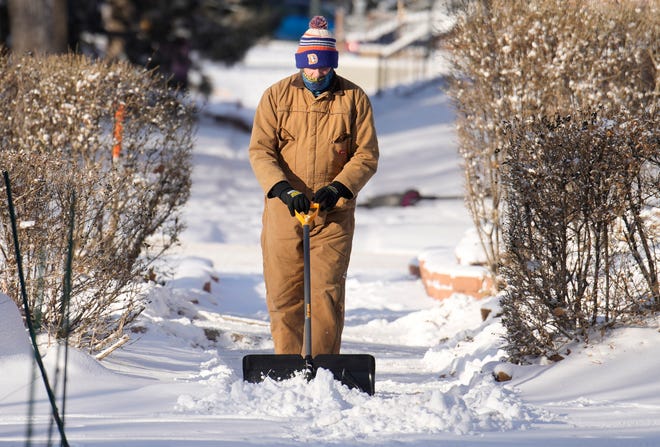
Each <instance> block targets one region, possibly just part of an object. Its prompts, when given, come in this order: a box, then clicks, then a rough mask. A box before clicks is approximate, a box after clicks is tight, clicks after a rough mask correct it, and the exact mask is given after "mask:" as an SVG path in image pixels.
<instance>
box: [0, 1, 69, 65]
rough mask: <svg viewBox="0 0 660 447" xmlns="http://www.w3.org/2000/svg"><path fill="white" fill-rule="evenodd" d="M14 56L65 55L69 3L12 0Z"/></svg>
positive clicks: (10, 22)
mask: <svg viewBox="0 0 660 447" xmlns="http://www.w3.org/2000/svg"><path fill="white" fill-rule="evenodd" d="M7 8H8V11H9V28H10V34H11V49H12V51H13V52H14V54H18V55H21V54H25V53H64V52H66V50H67V45H66V44H67V28H68V26H67V23H68V20H67V19H68V16H67V0H9V1H8V4H7Z"/></svg>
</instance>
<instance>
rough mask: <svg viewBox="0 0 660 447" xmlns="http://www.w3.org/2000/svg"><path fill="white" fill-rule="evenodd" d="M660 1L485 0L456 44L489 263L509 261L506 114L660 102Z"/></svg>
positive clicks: (467, 145) (644, 108) (467, 147)
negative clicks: (503, 172)
mask: <svg viewBox="0 0 660 447" xmlns="http://www.w3.org/2000/svg"><path fill="white" fill-rule="evenodd" d="M659 9H660V6H659V4H658V1H657V0H654V1H651V2H646V1H644V2H635V1H631V2H614V1H603V2H580V1H564V0H532V1H528V0H480V1H475V2H471V3H470V7H469V8H468V13H467V14H465V15H464V16H462V17H461V18H460V19H459V21H458V25H457V28H456V31H455V33H454V34H453V37H452V38H451V40H450V42H449V45H450V48H451V49H452V54H453V61H454V68H455V75H454V77H453V79H452V86H451V89H450V92H451V94H452V96H453V98H454V99H455V102H456V108H457V124H458V136H459V150H460V153H461V155H462V157H463V160H464V171H465V180H466V181H465V184H466V189H467V205H468V208H469V210H470V212H471V214H472V218H473V220H474V222H475V225H476V227H477V230H478V232H479V235H480V237H481V241H482V244H483V246H484V249H485V252H486V255H487V257H488V263H489V267H490V269H491V270H492V271H493V273H495V274H497V273H498V271H499V267H500V265H501V252H502V248H503V239H502V231H503V230H502V221H501V218H502V213H503V210H504V205H505V202H506V197H505V195H504V191H503V187H502V181H501V180H502V179H501V165H502V162H503V160H504V159H505V158H506V154H507V151H508V144H509V142H508V141H507V139H506V138H505V136H504V125H503V123H504V122H505V121H511V120H513V119H515V118H518V119H522V120H525V119H527V118H530V117H536V118H540V117H542V116H549V117H551V116H554V115H555V114H557V113H559V114H561V115H567V114H573V113H576V112H577V111H578V110H589V109H593V110H597V109H601V108H602V109H604V110H623V111H626V112H628V113H629V114H630V115H631V116H641V114H642V113H644V112H648V111H649V109H651V108H657V103H658V91H659V89H660V79H659V77H658V70H657V64H658V62H657V61H658V60H660V54H659V51H658V42H659V41H660V35H659V34H660V26H658V20H659V19H658V17H660V11H659Z"/></svg>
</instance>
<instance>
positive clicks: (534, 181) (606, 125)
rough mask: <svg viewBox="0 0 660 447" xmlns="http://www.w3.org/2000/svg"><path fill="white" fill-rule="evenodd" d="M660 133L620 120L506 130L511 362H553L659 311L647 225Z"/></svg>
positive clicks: (654, 239)
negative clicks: (572, 346)
mask: <svg viewBox="0 0 660 447" xmlns="http://www.w3.org/2000/svg"><path fill="white" fill-rule="evenodd" d="M615 119H616V120H615ZM659 131H660V129H659V128H658V124H657V122H656V120H653V119H651V118H650V117H647V118H646V119H644V120H637V119H627V118H626V116H625V114H623V113H620V114H616V115H615V116H610V117H602V116H599V115H598V114H597V113H593V114H576V115H575V116H563V117H561V116H558V117H556V118H555V119H553V120H550V119H546V118H544V119H540V120H533V121H530V122H516V123H513V124H512V125H511V126H509V127H508V132H507V134H506V136H507V138H509V140H510V144H509V150H508V152H507V158H506V160H505V164H504V169H503V170H502V179H503V183H504V186H505V190H506V191H505V192H506V197H507V206H506V213H505V220H504V228H505V238H504V239H505V245H506V252H505V256H504V263H503V266H502V274H503V276H504V277H505V278H506V281H507V289H506V293H505V295H504V298H503V300H502V308H503V313H504V317H503V323H504V326H505V327H506V328H507V335H506V339H507V341H508V351H509V353H510V354H511V355H512V358H513V359H515V360H522V359H524V358H525V357H526V356H538V355H547V356H550V355H552V354H555V353H557V352H558V351H559V350H560V348H561V347H562V346H563V345H564V344H565V343H566V342H570V341H572V340H574V339H584V338H587V337H588V335H589V329H590V328H592V327H594V326H600V325H610V324H612V323H614V322H615V321H620V320H622V319H625V318H627V317H631V316H636V315H638V313H639V312H640V311H643V310H644V309H653V308H654V307H655V308H657V307H658V306H659V305H660V289H659V284H658V280H659V279H660V278H659V277H658V270H657V269H658V267H660V265H659V264H658V261H660V259H658V257H659V256H660V231H659V229H658V228H654V227H653V226H652V224H653V222H654V221H653V220H651V219H648V218H647V212H648V211H649V210H650V209H653V206H656V207H657V206H658V205H660V190H659V189H658V186H660V183H658V168H659V167H660V165H658V161H657V147H658V137H657V135H658V132H659ZM656 209H657V208H656ZM655 222H656V223H657V221H655Z"/></svg>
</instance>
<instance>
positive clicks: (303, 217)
mask: <svg viewBox="0 0 660 447" xmlns="http://www.w3.org/2000/svg"><path fill="white" fill-rule="evenodd" d="M318 213H319V204H318V203H314V202H313V203H312V204H311V205H310V206H309V213H307V214H301V213H299V212H298V211H296V218H297V219H298V220H299V221H300V223H301V224H303V225H309V224H310V223H311V222H312V221H313V220H314V218H315V217H316V215H317V214H318Z"/></svg>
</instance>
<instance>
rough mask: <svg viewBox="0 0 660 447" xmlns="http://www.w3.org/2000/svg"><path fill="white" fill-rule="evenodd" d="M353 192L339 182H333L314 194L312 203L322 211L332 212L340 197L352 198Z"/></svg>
mask: <svg viewBox="0 0 660 447" xmlns="http://www.w3.org/2000/svg"><path fill="white" fill-rule="evenodd" d="M351 196H352V194H351V192H350V191H349V190H348V188H346V187H345V186H344V185H342V184H341V183H339V182H332V183H330V184H329V185H326V186H324V187H323V188H321V189H319V190H318V191H316V192H315V193H314V196H313V197H312V201H314V202H316V203H318V204H319V205H320V207H319V209H320V210H321V211H327V210H331V209H333V208H334V207H335V205H336V204H337V201H338V200H339V198H340V197H346V198H350V197H351Z"/></svg>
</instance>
